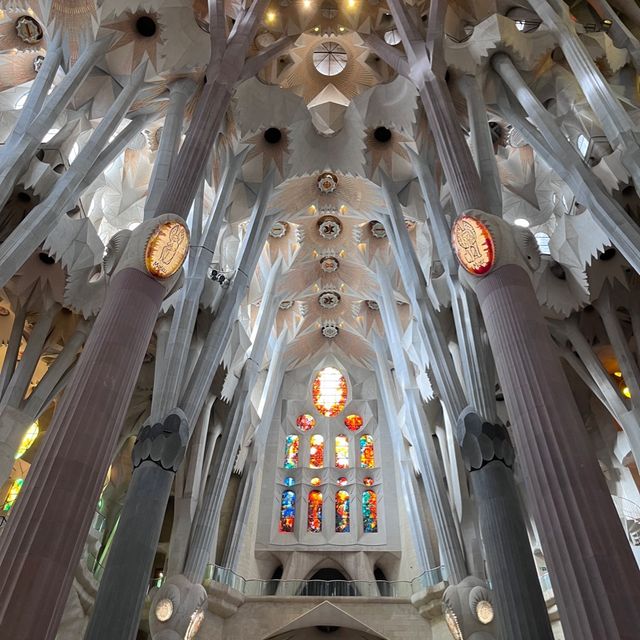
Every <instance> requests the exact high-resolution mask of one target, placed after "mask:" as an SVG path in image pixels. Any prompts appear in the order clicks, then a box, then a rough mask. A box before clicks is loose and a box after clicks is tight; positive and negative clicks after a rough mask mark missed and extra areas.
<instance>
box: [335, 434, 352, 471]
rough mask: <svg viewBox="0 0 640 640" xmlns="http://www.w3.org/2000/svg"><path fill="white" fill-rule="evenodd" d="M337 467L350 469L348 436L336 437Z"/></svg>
mask: <svg viewBox="0 0 640 640" xmlns="http://www.w3.org/2000/svg"><path fill="white" fill-rule="evenodd" d="M336 467H337V468H338V469H348V468H349V439H348V438H347V436H343V435H339V436H336Z"/></svg>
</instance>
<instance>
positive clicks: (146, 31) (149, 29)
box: [136, 16, 158, 38]
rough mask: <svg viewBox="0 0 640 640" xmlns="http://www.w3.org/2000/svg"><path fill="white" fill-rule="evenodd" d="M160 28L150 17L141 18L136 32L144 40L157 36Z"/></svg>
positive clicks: (137, 22) (138, 20)
mask: <svg viewBox="0 0 640 640" xmlns="http://www.w3.org/2000/svg"><path fill="white" fill-rule="evenodd" d="M157 29H158V27H157V25H156V23H155V21H154V20H153V18H151V17H150V16H140V17H139V18H138V19H137V20H136V31H137V32H138V33H139V34H140V35H141V36H142V37H143V38H151V37H153V36H155V35H156V31H157Z"/></svg>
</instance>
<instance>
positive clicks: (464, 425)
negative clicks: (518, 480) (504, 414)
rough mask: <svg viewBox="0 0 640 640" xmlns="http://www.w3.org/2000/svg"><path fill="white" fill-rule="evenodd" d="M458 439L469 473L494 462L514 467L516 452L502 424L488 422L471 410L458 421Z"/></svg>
mask: <svg viewBox="0 0 640 640" xmlns="http://www.w3.org/2000/svg"><path fill="white" fill-rule="evenodd" d="M456 437H457V439H458V442H459V443H460V451H461V453H462V459H463V460H464V465H465V467H466V469H467V471H477V470H478V469H481V468H482V467H484V466H485V465H486V464H489V462H493V461H500V462H502V463H503V464H504V465H505V466H506V467H509V468H512V467H513V461H514V458H515V451H514V449H513V445H512V444H511V438H510V437H509V433H508V432H507V430H506V428H505V427H504V426H503V425H502V424H500V423H492V422H487V421H486V420H483V419H482V418H481V417H480V416H479V415H478V414H477V413H475V412H474V411H471V410H469V411H466V412H465V413H464V414H463V415H462V416H460V418H459V419H458V423H457V425H456Z"/></svg>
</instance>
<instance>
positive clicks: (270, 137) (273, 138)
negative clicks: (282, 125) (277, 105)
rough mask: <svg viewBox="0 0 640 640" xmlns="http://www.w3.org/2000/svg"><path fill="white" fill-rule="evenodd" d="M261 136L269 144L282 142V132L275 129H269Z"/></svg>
mask: <svg viewBox="0 0 640 640" xmlns="http://www.w3.org/2000/svg"><path fill="white" fill-rule="evenodd" d="M262 135H263V136H264V139H265V140H266V141H267V142H268V143H269V144H278V142H280V140H282V131H280V129H278V128H276V127H269V128H268V129H266V130H265V132H264V133H263V134H262Z"/></svg>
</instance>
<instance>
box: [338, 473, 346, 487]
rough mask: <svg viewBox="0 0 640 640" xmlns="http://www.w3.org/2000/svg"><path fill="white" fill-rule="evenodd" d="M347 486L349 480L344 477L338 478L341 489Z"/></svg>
mask: <svg viewBox="0 0 640 640" xmlns="http://www.w3.org/2000/svg"><path fill="white" fill-rule="evenodd" d="M346 484H347V479H346V478H345V477H344V476H342V477H340V478H338V486H339V487H344V486H346Z"/></svg>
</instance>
